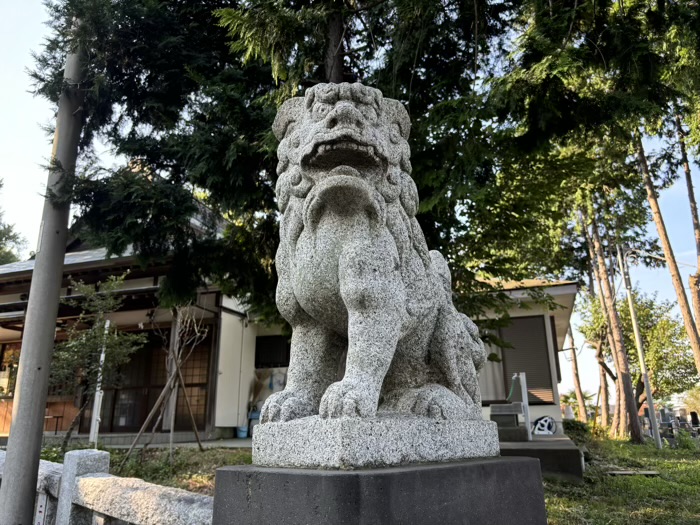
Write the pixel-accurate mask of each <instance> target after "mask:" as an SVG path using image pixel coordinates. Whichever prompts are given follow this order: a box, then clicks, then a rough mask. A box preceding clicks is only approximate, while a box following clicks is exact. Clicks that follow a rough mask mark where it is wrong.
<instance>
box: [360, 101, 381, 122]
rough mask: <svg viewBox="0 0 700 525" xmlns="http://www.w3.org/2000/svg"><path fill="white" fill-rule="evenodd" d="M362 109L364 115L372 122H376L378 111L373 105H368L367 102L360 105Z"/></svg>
mask: <svg viewBox="0 0 700 525" xmlns="http://www.w3.org/2000/svg"><path fill="white" fill-rule="evenodd" d="M360 111H361V112H362V115H363V116H364V117H365V118H366V119H367V120H368V121H370V122H374V121H375V120H377V117H378V115H377V112H376V110H375V109H374V108H373V107H372V106H368V105H367V104H362V105H360Z"/></svg>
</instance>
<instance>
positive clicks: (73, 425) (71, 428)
mask: <svg viewBox="0 0 700 525" xmlns="http://www.w3.org/2000/svg"><path fill="white" fill-rule="evenodd" d="M92 397H93V396H92V394H91V395H88V396H87V397H86V398H85V402H84V403H83V404H82V406H81V407H80V409H79V410H78V413H77V414H76V415H75V417H74V418H73V420H72V421H71V422H70V426H69V427H68V432H66V435H65V436H63V442H62V443H61V452H62V453H63V454H65V453H66V450H68V443H69V442H70V438H71V437H72V436H73V432H74V431H75V428H76V427H77V426H78V422H79V421H80V418H81V416H82V415H83V413H84V412H85V410H86V409H87V407H88V405H89V404H90V401H92Z"/></svg>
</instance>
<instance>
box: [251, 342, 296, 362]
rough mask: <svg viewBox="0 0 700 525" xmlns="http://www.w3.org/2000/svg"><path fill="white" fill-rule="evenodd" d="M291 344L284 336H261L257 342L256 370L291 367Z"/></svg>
mask: <svg viewBox="0 0 700 525" xmlns="http://www.w3.org/2000/svg"><path fill="white" fill-rule="evenodd" d="M290 349H291V344H290V341H289V337H287V336H284V335H266V336H260V337H258V338H256V340H255V368H256V369H257V368H278V367H282V368H284V367H287V366H289V352H290Z"/></svg>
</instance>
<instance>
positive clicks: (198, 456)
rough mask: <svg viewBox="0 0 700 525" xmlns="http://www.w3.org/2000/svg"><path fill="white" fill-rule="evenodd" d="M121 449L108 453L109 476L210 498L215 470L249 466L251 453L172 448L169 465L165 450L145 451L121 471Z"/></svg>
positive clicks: (239, 450)
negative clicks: (136, 479) (154, 484)
mask: <svg viewBox="0 0 700 525" xmlns="http://www.w3.org/2000/svg"><path fill="white" fill-rule="evenodd" d="M125 452H126V451H125V450H111V451H110V455H111V464H112V465H113V468H112V470H113V473H114V474H116V475H118V476H125V477H136V478H141V479H144V480H146V481H149V482H151V483H157V484H159V485H166V486H169V487H176V488H181V489H185V490H189V491H191V492H198V493H200V494H206V495H209V496H213V495H214V475H215V472H216V469H217V468H219V467H223V466H228V465H249V464H250V463H251V461H252V458H251V450H250V449H249V448H248V449H245V448H233V449H231V448H229V449H225V448H208V449H206V450H205V451H204V452H200V451H199V450H197V449H196V448H176V449H175V450H174V455H173V462H172V464H171V463H170V460H169V456H168V450H166V449H153V448H151V449H148V450H147V451H146V453H145V455H136V456H135V457H133V456H132V457H131V458H130V459H129V460H128V461H127V463H126V464H125V465H124V468H122V469H121V470H117V469H116V465H120V464H121V462H122V458H123V456H124V454H125Z"/></svg>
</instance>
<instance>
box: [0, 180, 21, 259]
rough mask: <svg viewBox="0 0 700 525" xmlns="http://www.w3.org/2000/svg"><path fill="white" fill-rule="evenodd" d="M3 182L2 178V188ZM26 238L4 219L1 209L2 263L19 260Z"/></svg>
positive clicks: (0, 181) (0, 243) (0, 238)
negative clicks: (18, 253)
mask: <svg viewBox="0 0 700 525" xmlns="http://www.w3.org/2000/svg"><path fill="white" fill-rule="evenodd" d="M2 186H3V182H2V180H0V189H2ZM24 243H25V241H24V239H23V238H22V236H21V235H20V234H19V233H17V232H16V231H15V227H14V226H13V225H11V224H7V223H5V222H3V220H2V212H1V211H0V264H8V263H11V262H15V261H17V260H19V258H18V256H17V252H18V251H19V250H20V249H21V248H22V247H23V246H24Z"/></svg>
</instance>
